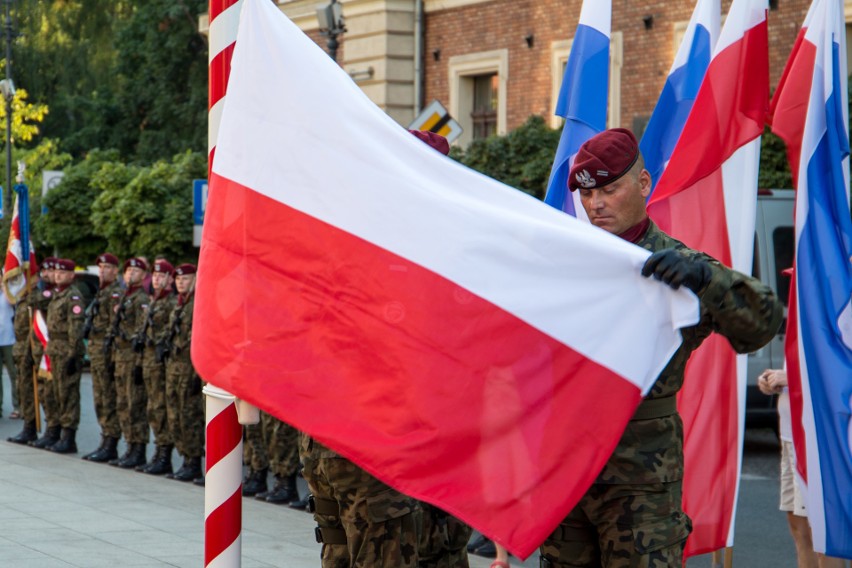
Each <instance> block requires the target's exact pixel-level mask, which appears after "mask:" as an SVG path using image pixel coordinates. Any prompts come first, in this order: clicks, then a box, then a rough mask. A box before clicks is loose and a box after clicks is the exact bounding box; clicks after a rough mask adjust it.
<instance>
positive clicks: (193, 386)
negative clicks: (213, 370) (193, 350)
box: [189, 375, 202, 395]
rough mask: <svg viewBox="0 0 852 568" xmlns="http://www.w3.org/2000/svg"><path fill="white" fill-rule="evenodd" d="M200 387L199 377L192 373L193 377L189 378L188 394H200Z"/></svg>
mask: <svg viewBox="0 0 852 568" xmlns="http://www.w3.org/2000/svg"><path fill="white" fill-rule="evenodd" d="M201 387H202V384H201V378H200V377H199V376H198V375H193V377H192V378H191V379H190V380H189V394H191V395H196V394H201Z"/></svg>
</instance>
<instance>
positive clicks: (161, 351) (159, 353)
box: [154, 343, 169, 363]
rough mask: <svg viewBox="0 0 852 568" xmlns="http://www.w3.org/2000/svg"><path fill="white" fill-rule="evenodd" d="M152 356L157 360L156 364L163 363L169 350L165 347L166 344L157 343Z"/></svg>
mask: <svg viewBox="0 0 852 568" xmlns="http://www.w3.org/2000/svg"><path fill="white" fill-rule="evenodd" d="M154 355H155V358H156V359H157V363H164V362H165V361H166V357H168V356H169V349H168V347H166V344H165V343H158V344H157V345H156V347H154Z"/></svg>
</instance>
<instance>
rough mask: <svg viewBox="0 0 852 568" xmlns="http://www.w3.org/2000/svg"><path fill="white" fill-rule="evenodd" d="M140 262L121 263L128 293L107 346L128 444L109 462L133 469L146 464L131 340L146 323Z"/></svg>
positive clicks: (141, 396)
mask: <svg viewBox="0 0 852 568" xmlns="http://www.w3.org/2000/svg"><path fill="white" fill-rule="evenodd" d="M147 268H148V267H147V266H146V264H145V262H144V261H143V260H141V259H139V258H129V259H127V260H125V261H124V265H123V269H124V283H125V285H126V286H127V289H126V290H125V291H124V297H123V298H122V300H121V304H120V305H119V306H118V311H117V312H116V313H115V315H114V316H113V319H112V324H111V328H110V333H109V335H108V336H107V344H110V343H111V344H112V345H113V358H114V360H115V389H116V409H117V413H118V423H119V424H120V425H121V432H122V434H124V440H125V441H126V442H127V451H126V452H125V453H124V455H123V456H121V458H119V459H114V460H110V462H109V463H110V465H117V466H118V467H121V468H135V467H136V466H139V465H143V464H144V463H145V461H146V456H145V447H146V446H147V444H148V436H149V433H148V421H147V419H146V413H145V407H146V405H147V399H146V396H145V382H144V378H143V373H142V356H141V355H140V354H139V353H136V352H135V351H134V350H133V345H132V339H133V335H134V334H135V333H136V330H137V329H138V328H139V326H140V324H141V323H142V321H143V320H144V319H145V312H146V310H147V309H148V305H149V304H150V302H151V299H150V298H149V297H148V294H146V293H145V290H143V289H142V280H143V279H144V278H145V273H146V270H147Z"/></svg>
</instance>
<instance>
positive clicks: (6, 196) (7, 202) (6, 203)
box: [3, 0, 14, 222]
mask: <svg viewBox="0 0 852 568" xmlns="http://www.w3.org/2000/svg"><path fill="white" fill-rule="evenodd" d="M13 1H14V0H6V25H5V27H4V31H5V36H6V84H7V85H11V84H12V16H11V9H12V2H13ZM7 93H8V94H7V95H6V97H4V98H5V99H6V191H4V192H3V215H4V216H5V217H6V218H7V219H9V220H10V221H9V222H11V218H12V216H11V214H10V212H11V211H12V98H13V97H14V95H12V94H11V92H10V91H7Z"/></svg>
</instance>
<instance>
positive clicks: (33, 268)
mask: <svg viewBox="0 0 852 568" xmlns="http://www.w3.org/2000/svg"><path fill="white" fill-rule="evenodd" d="M18 201H19V198H18V196H17V195H15V207H14V209H13V212H12V228H11V230H10V231H9V243H8V245H7V247H6V262H5V264H4V265H3V293H4V294H5V295H6V299H7V300H9V303H11V304H12V305H14V304H16V303H17V301H18V300H19V299H20V298H21V296H22V295H23V294H24V292H25V291H27V290H29V289H30V288H32V286H33V284H34V283H35V281H36V279H37V275H38V263H37V262H36V256H35V248H33V243H32V240H31V239H30V240H29V257H28V258H24V252H23V247H22V246H21V243H22V241H21V216H20V211H19V207H18Z"/></svg>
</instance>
